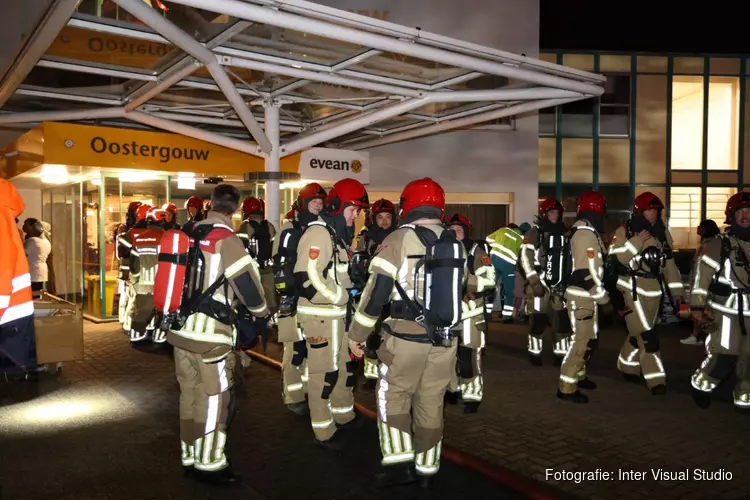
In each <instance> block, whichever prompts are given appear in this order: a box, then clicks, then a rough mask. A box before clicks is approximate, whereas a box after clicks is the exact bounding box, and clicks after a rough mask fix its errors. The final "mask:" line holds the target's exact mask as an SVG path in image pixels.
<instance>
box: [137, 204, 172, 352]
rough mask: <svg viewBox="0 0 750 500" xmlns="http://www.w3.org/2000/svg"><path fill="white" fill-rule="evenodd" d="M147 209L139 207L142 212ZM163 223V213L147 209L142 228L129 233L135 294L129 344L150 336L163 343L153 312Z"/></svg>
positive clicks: (159, 210) (164, 217)
mask: <svg viewBox="0 0 750 500" xmlns="http://www.w3.org/2000/svg"><path fill="white" fill-rule="evenodd" d="M147 206H148V205H141V209H142V208H143V207H147ZM141 209H139V211H141ZM165 219H166V214H165V212H164V210H161V209H158V208H150V209H149V210H148V212H147V214H146V217H145V222H146V225H145V227H144V228H139V227H136V228H134V229H131V230H130V232H129V233H128V235H129V237H130V239H131V240H132V242H133V247H132V248H131V249H130V259H129V265H130V282H131V284H132V287H133V292H134V297H133V298H132V307H131V308H130V322H131V324H130V342H131V344H138V343H141V342H143V341H144V340H146V339H147V338H148V336H149V334H151V335H152V340H153V342H154V343H156V344H162V343H164V342H165V341H166V334H165V332H163V331H162V330H161V329H159V328H157V324H158V321H157V318H156V313H155V311H154V297H153V294H154V278H155V277H156V268H157V266H158V265H159V243H160V242H161V237H162V235H163V234H164V229H162V224H163V223H164V220H165ZM137 225H138V224H137Z"/></svg>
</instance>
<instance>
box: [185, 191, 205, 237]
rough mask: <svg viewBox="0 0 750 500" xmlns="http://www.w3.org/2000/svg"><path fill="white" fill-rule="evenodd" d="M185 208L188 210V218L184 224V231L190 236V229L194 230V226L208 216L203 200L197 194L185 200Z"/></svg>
mask: <svg viewBox="0 0 750 500" xmlns="http://www.w3.org/2000/svg"><path fill="white" fill-rule="evenodd" d="M185 210H187V214H188V220H187V222H186V223H185V225H184V226H182V231H183V232H184V233H185V234H187V235H188V236H190V231H192V229H193V227H194V226H195V225H196V224H197V223H199V222H200V221H202V220H203V219H205V218H206V215H205V212H204V211H203V200H201V199H200V198H198V197H197V196H191V197H190V198H188V200H187V201H186V202H185Z"/></svg>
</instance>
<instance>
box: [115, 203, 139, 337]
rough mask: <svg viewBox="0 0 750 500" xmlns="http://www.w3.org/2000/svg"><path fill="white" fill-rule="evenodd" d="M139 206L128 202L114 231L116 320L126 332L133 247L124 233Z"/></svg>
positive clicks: (132, 221)
mask: <svg viewBox="0 0 750 500" xmlns="http://www.w3.org/2000/svg"><path fill="white" fill-rule="evenodd" d="M140 206H141V202H140V201H131V202H130V204H129V205H128V211H127V212H126V214H125V224H121V225H120V226H119V227H118V228H117V231H116V232H115V257H116V258H117V261H118V263H119V264H120V266H119V270H118V273H117V290H118V292H117V293H118V295H119V305H118V320H119V322H120V324H121V325H123V329H125V331H127V332H128V333H129V332H130V325H129V324H128V325H126V324H125V318H126V317H127V316H126V314H125V313H126V311H127V310H128V301H129V297H130V293H131V292H130V290H129V287H128V282H129V280H130V265H129V264H130V262H129V260H130V249H131V248H132V247H133V244H132V242H131V241H130V239H129V238H127V237H126V235H127V234H128V231H130V230H131V229H132V228H133V227H134V226H135V223H136V222H137V215H138V207H140Z"/></svg>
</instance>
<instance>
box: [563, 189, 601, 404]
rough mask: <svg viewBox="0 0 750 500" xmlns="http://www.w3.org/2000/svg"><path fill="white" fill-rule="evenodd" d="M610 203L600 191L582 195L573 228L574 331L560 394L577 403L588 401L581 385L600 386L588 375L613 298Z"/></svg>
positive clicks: (569, 297) (570, 292)
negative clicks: (608, 286)
mask: <svg viewBox="0 0 750 500" xmlns="http://www.w3.org/2000/svg"><path fill="white" fill-rule="evenodd" d="M606 210H607V204H606V201H605V200H604V197H603V196H602V195H601V194H600V193H599V192H597V191H589V192H586V193H583V194H582V195H581V197H580V198H578V207H577V210H576V214H577V215H576V219H577V220H576V222H575V224H573V227H572V228H571V231H570V234H571V236H570V255H571V264H570V266H571V269H570V275H569V276H568V286H567V289H566V290H565V299H566V301H567V304H566V307H567V310H568V314H569V316H570V324H571V328H572V330H573V335H572V336H571V338H570V340H571V343H570V348H569V349H568V352H567V354H565V358H564V359H563V362H562V366H561V367H560V383H559V387H558V390H557V397H558V398H560V399H562V400H565V401H572V402H573V403H588V401H589V399H588V397H587V396H586V395H585V394H583V393H582V392H581V391H580V390H579V388H580V389H596V384H595V383H594V382H593V381H591V380H589V379H588V377H587V376H586V364H587V363H588V361H589V359H591V356H592V354H593V353H594V351H595V350H596V347H597V344H598V342H599V337H598V335H599V312H598V310H599V306H600V305H604V304H607V303H608V302H609V295H608V294H607V292H606V291H605V290H604V283H603V279H604V261H603V254H604V244H603V243H602V239H601V237H600V236H599V234H600V233H602V232H604V214H605V213H606Z"/></svg>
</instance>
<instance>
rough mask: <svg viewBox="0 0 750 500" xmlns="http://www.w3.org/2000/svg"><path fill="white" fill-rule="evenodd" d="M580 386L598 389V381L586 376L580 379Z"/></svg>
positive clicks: (580, 387)
mask: <svg viewBox="0 0 750 500" xmlns="http://www.w3.org/2000/svg"><path fill="white" fill-rule="evenodd" d="M578 388H579V389H589V390H594V389H596V382H594V381H593V380H591V379H590V378H588V377H586V378H585V379H583V380H579V381H578Z"/></svg>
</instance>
